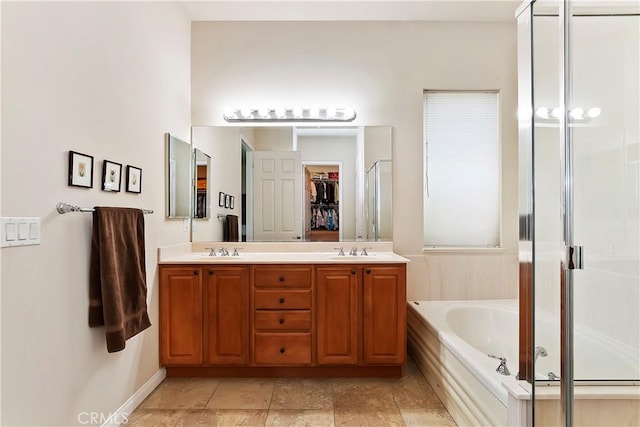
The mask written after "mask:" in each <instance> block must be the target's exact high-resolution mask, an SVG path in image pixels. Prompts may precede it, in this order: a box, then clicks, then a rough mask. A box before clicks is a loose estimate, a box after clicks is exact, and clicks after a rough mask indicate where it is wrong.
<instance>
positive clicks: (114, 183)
mask: <svg viewBox="0 0 640 427" xmlns="http://www.w3.org/2000/svg"><path fill="white" fill-rule="evenodd" d="M121 180H122V164H121V163H116V162H112V161H111V160H105V161H104V162H103V163H102V191H111V192H114V193H117V192H119V191H120V181H121Z"/></svg>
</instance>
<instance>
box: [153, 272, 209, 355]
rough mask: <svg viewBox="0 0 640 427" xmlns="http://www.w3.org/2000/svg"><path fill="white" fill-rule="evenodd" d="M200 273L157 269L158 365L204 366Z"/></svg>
mask: <svg viewBox="0 0 640 427" xmlns="http://www.w3.org/2000/svg"><path fill="white" fill-rule="evenodd" d="M202 319H203V316H202V269H201V268H199V267H162V268H161V269H160V363H161V364H162V365H199V364H202V362H203V353H202V349H203V340H202V337H203V332H202V328H203V322H202Z"/></svg>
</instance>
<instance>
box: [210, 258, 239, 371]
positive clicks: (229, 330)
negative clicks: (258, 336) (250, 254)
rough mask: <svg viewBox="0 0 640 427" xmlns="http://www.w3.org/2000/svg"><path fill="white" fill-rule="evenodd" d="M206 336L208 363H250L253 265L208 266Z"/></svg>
mask: <svg viewBox="0 0 640 427" xmlns="http://www.w3.org/2000/svg"><path fill="white" fill-rule="evenodd" d="M206 271H207V282H206V288H205V298H204V304H205V305H204V307H205V334H206V335H205V336H206V349H207V350H206V352H207V353H206V354H207V356H206V357H207V363H210V364H218V365H220V364H224V365H246V364H248V363H249V268H248V267H211V268H207V269H206Z"/></svg>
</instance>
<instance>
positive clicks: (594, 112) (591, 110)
mask: <svg viewBox="0 0 640 427" xmlns="http://www.w3.org/2000/svg"><path fill="white" fill-rule="evenodd" d="M600 113H602V110H601V109H600V108H598V107H592V108H589V110H588V111H587V116H589V117H590V118H592V119H595V118H596V117H598V116H599V115H600Z"/></svg>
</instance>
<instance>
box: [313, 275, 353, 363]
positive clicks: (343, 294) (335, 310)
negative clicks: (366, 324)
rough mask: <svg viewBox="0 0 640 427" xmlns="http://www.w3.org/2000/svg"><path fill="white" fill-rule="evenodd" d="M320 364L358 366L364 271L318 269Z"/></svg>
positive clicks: (317, 307)
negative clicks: (359, 296)
mask: <svg viewBox="0 0 640 427" xmlns="http://www.w3.org/2000/svg"><path fill="white" fill-rule="evenodd" d="M316 271H317V276H316V280H317V281H316V286H317V306H316V310H317V336H318V342H317V349H318V350H317V351H318V364H321V365H331V364H333V365H345V364H355V363H358V323H359V322H358V295H359V294H360V291H359V283H360V269H358V268H356V267H352V266H346V267H318V268H317V270H316Z"/></svg>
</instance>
